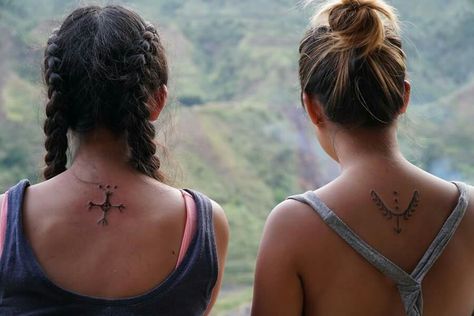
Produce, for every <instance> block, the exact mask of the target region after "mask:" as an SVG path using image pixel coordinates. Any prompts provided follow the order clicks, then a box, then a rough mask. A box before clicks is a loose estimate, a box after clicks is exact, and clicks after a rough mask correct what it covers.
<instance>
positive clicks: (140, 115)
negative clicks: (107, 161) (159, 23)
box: [44, 5, 168, 181]
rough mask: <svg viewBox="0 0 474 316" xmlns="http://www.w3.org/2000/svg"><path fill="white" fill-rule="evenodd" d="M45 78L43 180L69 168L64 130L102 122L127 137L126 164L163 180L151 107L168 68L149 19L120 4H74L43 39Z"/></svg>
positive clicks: (83, 130) (87, 129)
mask: <svg viewBox="0 0 474 316" xmlns="http://www.w3.org/2000/svg"><path fill="white" fill-rule="evenodd" d="M44 78H45V81H46V86H47V88H48V103H47V105H46V120H45V123H44V133H45V135H46V141H45V147H46V150H47V153H46V156H45V162H46V168H45V170H44V177H45V178H46V179H50V178H52V177H54V176H56V175H58V174H60V173H62V172H63V171H65V170H66V166H67V162H68V159H67V149H68V137H67V135H68V131H69V130H72V131H74V132H77V133H79V134H85V133H89V132H91V131H93V130H94V129H95V128H106V129H109V130H110V131H111V132H113V133H114V134H116V135H123V136H124V137H125V139H126V141H127V145H128V148H129V157H128V158H129V163H130V165H132V166H133V167H134V168H135V169H136V170H137V171H139V172H141V173H143V174H145V175H147V176H150V177H152V178H154V179H157V180H159V181H163V180H164V177H163V175H162V174H161V172H160V171H159V169H160V159H159V158H158V157H157V156H156V151H157V145H156V143H155V134H156V131H155V127H154V126H153V124H152V123H151V122H150V113H152V112H153V111H152V109H153V108H154V107H155V106H156V104H155V102H154V101H155V98H156V96H157V95H158V94H157V91H159V89H161V88H162V86H164V85H166V84H167V83H168V66H167V62H166V56H165V52H164V48H163V46H162V44H161V41H160V38H159V36H158V33H157V31H156V29H155V28H154V27H153V26H152V25H151V24H147V22H145V21H144V20H143V19H142V18H141V17H140V16H139V15H137V14H136V13H134V12H133V11H130V10H128V9H125V8H123V7H121V6H115V5H111V6H106V7H98V6H89V7H83V8H79V9H76V10H74V11H73V12H72V13H71V14H70V15H69V16H68V17H67V18H66V20H65V21H64V22H63V24H62V26H61V28H60V29H59V31H56V32H54V33H53V35H52V36H51V37H50V38H49V40H48V45H47V47H46V50H45V56H44Z"/></svg>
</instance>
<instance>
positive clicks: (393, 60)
mask: <svg viewBox="0 0 474 316" xmlns="http://www.w3.org/2000/svg"><path fill="white" fill-rule="evenodd" d="M307 2H309V3H312V2H315V1H307ZM299 64H300V67H299V68H300V71H299V73H300V82H301V88H302V91H303V92H306V93H307V94H309V95H311V96H315V97H318V99H319V101H320V103H321V104H322V105H323V106H324V110H325V113H326V115H327V116H328V118H329V119H330V120H331V121H334V122H336V123H340V124H343V125H358V126H383V125H388V124H390V123H391V122H392V121H393V120H394V119H395V118H396V116H397V115H398V113H399V111H400V109H401V107H402V106H403V100H404V94H405V88H404V87H405V86H404V80H405V78H406V57H405V53H404V52H403V50H402V45H401V39H400V29H399V21H398V17H397V14H396V11H395V9H394V8H393V7H391V6H390V5H388V4H387V3H386V2H385V1H383V0H339V1H331V2H324V3H323V4H322V6H320V7H319V9H318V10H317V12H316V14H315V15H314V16H313V18H312V20H311V26H310V29H309V30H308V31H307V32H306V34H305V36H304V38H303V39H302V41H301V44H300V63H299Z"/></svg>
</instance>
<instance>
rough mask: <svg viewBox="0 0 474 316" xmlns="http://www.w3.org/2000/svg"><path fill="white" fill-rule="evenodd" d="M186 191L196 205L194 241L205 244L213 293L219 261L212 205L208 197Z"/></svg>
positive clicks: (192, 191) (204, 250)
mask: <svg viewBox="0 0 474 316" xmlns="http://www.w3.org/2000/svg"><path fill="white" fill-rule="evenodd" d="M184 191H186V192H187V193H189V194H191V196H192V197H193V200H194V203H195V205H196V211H197V214H196V215H197V229H196V233H195V236H194V238H193V239H199V240H202V242H203V249H202V250H201V251H203V252H204V253H205V255H206V256H207V257H208V263H207V264H208V265H209V269H210V270H211V271H212V272H211V275H212V280H211V282H210V284H212V287H211V288H210V289H209V291H210V292H212V288H213V287H214V285H215V283H216V282H217V275H218V259H217V247H216V241H215V233H214V222H213V216H212V214H213V211H212V203H211V200H210V199H209V198H208V197H207V196H205V195H204V194H202V193H200V192H198V191H194V190H190V189H185V190H184Z"/></svg>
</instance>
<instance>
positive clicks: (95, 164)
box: [0, 6, 228, 316]
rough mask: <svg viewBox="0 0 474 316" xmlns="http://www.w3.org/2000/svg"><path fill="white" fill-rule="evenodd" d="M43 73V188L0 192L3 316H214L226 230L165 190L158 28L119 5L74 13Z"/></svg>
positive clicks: (218, 213)
mask: <svg viewBox="0 0 474 316" xmlns="http://www.w3.org/2000/svg"><path fill="white" fill-rule="evenodd" d="M44 78H45V81H46V86H47V89H48V93H47V95H48V103H47V105H46V120H45V123H44V133H45V135H46V141H45V148H46V151H47V153H46V156H45V162H46V168H45V170H44V177H45V178H46V181H44V182H42V183H40V184H37V185H31V186H30V184H29V182H28V181H27V180H23V181H21V182H20V183H18V184H17V185H16V186H14V187H12V188H11V189H10V190H8V191H7V192H6V193H5V194H4V195H2V196H0V205H1V209H0V211H1V213H0V214H1V215H0V252H1V259H0V314H1V315H186V316H188V315H203V314H207V313H208V312H209V311H210V309H211V307H212V305H213V303H214V302H215V299H216V297H217V294H218V292H219V288H220V284H221V280H222V273H223V269H224V262H225V256H226V251H227V242H228V226H227V221H226V217H225V215H224V212H223V210H222V209H221V207H220V206H219V205H218V204H217V203H215V202H213V201H211V200H209V199H208V198H207V197H206V196H204V195H203V194H201V193H198V192H196V191H192V190H178V189H175V188H173V187H171V186H168V185H166V184H165V183H164V182H163V180H164V176H163V174H162V173H161V172H160V160H159V158H158V157H157V155H156V144H155V142H154V137H155V127H154V125H153V123H152V122H154V121H156V120H157V118H158V116H159V115H160V112H161V111H162V109H163V107H164V106H165V103H166V99H167V88H166V85H167V82H168V67H167V61H166V57H165V53H164V49H163V47H162V44H161V41H160V38H159V35H158V33H157V31H156V30H155V28H154V27H153V26H152V25H151V24H147V23H145V22H144V21H143V19H142V18H141V17H140V16H138V15H137V14H136V13H134V12H132V11H130V10H127V9H125V8H123V7H120V6H106V7H98V6H90V7H83V8H79V9H76V10H75V11H73V12H72V13H71V14H70V15H69V16H68V17H67V18H66V19H65V21H64V22H63V23H62V25H61V27H60V28H59V29H57V30H56V31H54V32H53V35H51V37H50V38H49V40H48V43H47V47H46V49H45V57H44ZM68 157H70V158H68Z"/></svg>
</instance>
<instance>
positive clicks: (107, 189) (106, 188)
mask: <svg viewBox="0 0 474 316" xmlns="http://www.w3.org/2000/svg"><path fill="white" fill-rule="evenodd" d="M117 188H118V187H117V186H114V187H113V188H112V186H110V185H107V186H103V185H99V189H101V190H102V191H104V193H105V201H104V202H103V203H102V204H97V203H94V202H89V211H90V210H91V209H92V208H94V207H98V208H100V209H101V210H102V212H103V214H102V218H101V219H99V220H98V221H97V224H99V225H102V226H106V225H108V224H109V222H108V221H107V213H108V212H109V211H110V210H111V209H112V208H116V209H118V210H119V211H120V213H122V211H123V209H124V208H125V205H123V204H120V205H113V204H112V203H111V202H110V197H111V196H112V194H113V191H112V190H115V189H117Z"/></svg>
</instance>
